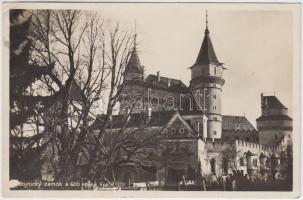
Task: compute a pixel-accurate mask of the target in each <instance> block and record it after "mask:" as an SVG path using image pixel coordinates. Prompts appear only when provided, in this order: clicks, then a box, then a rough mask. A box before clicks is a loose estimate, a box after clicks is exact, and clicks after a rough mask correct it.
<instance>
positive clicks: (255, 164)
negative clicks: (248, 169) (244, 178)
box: [253, 158, 258, 167]
mask: <svg viewBox="0 0 303 200" xmlns="http://www.w3.org/2000/svg"><path fill="white" fill-rule="evenodd" d="M253 165H254V166H255V167H257V166H258V160H257V159H256V158H254V159H253Z"/></svg>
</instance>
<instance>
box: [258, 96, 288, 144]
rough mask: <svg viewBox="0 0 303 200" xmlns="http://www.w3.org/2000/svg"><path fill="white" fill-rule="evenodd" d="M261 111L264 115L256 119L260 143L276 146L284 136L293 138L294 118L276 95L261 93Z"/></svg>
mask: <svg viewBox="0 0 303 200" xmlns="http://www.w3.org/2000/svg"><path fill="white" fill-rule="evenodd" d="M261 111H262V112H261V113H262V115H261V116H260V117H259V118H257V120H256V121H257V128H258V131H259V143H260V144H264V145H270V146H275V145H277V144H279V143H280V142H281V140H282V139H284V137H286V139H287V140H291V137H292V129H293V127H292V118H291V117H289V116H288V109H287V108H286V107H285V106H284V105H283V104H282V103H281V102H280V101H279V99H278V98H277V97H276V96H263V94H261Z"/></svg>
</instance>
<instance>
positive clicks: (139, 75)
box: [124, 34, 144, 81]
mask: <svg viewBox="0 0 303 200" xmlns="http://www.w3.org/2000/svg"><path fill="white" fill-rule="evenodd" d="M136 39H137V34H135V38H134V47H133V50H132V53H131V56H130V58H129V61H128V63H127V65H126V68H125V71H124V76H125V77H124V80H125V81H128V80H143V79H144V69H143V66H141V63H140V59H139V56H138V53H137V42H136Z"/></svg>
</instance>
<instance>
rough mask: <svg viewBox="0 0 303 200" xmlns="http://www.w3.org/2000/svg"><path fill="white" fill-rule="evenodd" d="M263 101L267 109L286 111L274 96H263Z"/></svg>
mask: <svg viewBox="0 0 303 200" xmlns="http://www.w3.org/2000/svg"><path fill="white" fill-rule="evenodd" d="M262 98H263V101H264V103H265V104H267V108H269V109H270V108H274V109H287V108H286V107H285V106H284V105H283V104H282V103H281V102H280V101H279V99H278V98H277V97H276V96H263V97H262Z"/></svg>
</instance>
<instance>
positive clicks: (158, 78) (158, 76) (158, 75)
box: [157, 71, 160, 82]
mask: <svg viewBox="0 0 303 200" xmlns="http://www.w3.org/2000/svg"><path fill="white" fill-rule="evenodd" d="M157 81H158V82H160V71H157Z"/></svg>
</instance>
